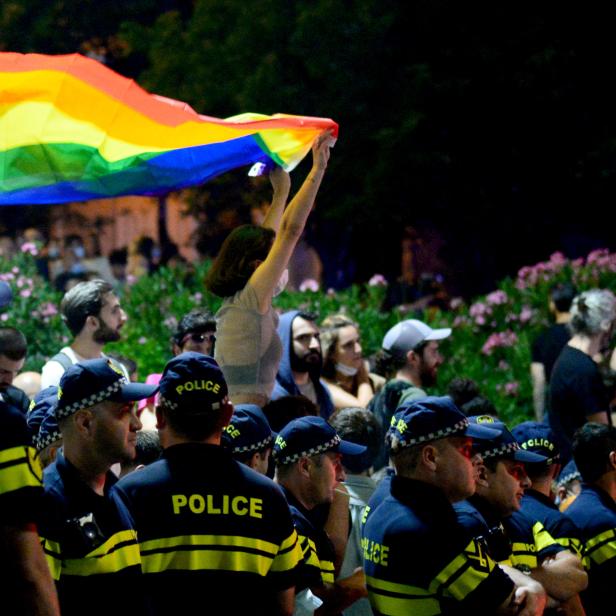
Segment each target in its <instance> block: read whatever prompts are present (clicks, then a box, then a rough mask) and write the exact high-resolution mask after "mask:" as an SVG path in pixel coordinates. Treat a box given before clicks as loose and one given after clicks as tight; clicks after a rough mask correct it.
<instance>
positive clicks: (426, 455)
mask: <svg viewBox="0 0 616 616" xmlns="http://www.w3.org/2000/svg"><path fill="white" fill-rule="evenodd" d="M437 457H438V450H437V448H436V447H435V446H434V445H426V446H425V447H424V448H423V449H422V450H421V460H422V462H423V464H424V466H425V467H426V468H428V469H429V470H431V471H432V472H434V471H435V470H436V459H437Z"/></svg>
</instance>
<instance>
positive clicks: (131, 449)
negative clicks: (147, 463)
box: [91, 400, 141, 464]
mask: <svg viewBox="0 0 616 616" xmlns="http://www.w3.org/2000/svg"><path fill="white" fill-rule="evenodd" d="M91 410H92V414H93V422H92V440H93V447H96V448H97V450H98V451H100V452H101V455H104V456H105V458H106V460H107V461H108V462H109V463H110V464H115V463H116V462H126V461H130V460H133V459H134V457H135V453H136V452H135V445H136V443H137V431H138V430H140V429H141V421H139V418H138V417H137V413H136V408H135V403H134V402H112V401H111V400H106V401H105V402H100V403H99V404H96V405H95V406H93V407H92V409H91Z"/></svg>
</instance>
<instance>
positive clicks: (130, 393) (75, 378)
mask: <svg viewBox="0 0 616 616" xmlns="http://www.w3.org/2000/svg"><path fill="white" fill-rule="evenodd" d="M157 389H158V388H157V387H156V386H155V385H145V384H143V383H129V382H128V381H127V380H126V377H125V376H124V375H123V374H122V373H121V372H120V371H119V370H118V368H116V367H115V366H114V365H113V364H112V363H111V362H110V361H109V360H108V359H105V358H101V359H88V360H85V361H82V362H80V363H78V364H74V365H72V366H69V368H68V369H67V370H66V372H65V373H64V374H63V375H62V378H61V379H60V387H59V388H58V404H57V406H56V411H55V413H56V417H57V418H58V419H63V418H64V417H69V416H70V415H73V414H74V413H76V412H77V411H79V410H81V409H87V408H90V407H91V406H94V405H95V404H99V403H100V402H105V401H106V400H111V401H113V402H134V401H137V400H143V398H149V397H150V396H153V395H154V394H155V393H156V391H157Z"/></svg>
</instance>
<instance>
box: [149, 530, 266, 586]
mask: <svg viewBox="0 0 616 616" xmlns="http://www.w3.org/2000/svg"><path fill="white" fill-rule="evenodd" d="M139 549H140V551H141V564H142V569H143V572H144V573H160V572H161V571H167V570H168V569H173V570H183V571H201V570H210V571H215V570H220V571H243V572H248V573H255V574H257V575H261V576H265V575H267V574H268V572H269V571H270V570H271V567H272V562H273V560H274V558H275V556H276V554H277V553H278V546H277V545H276V544H275V543H271V542H270V541H264V540H263V539H253V538H252V537H237V536H232V535H228V536H226V535H180V536H176V537H165V538H163V539H150V540H148V541H143V542H142V543H140V544H139Z"/></svg>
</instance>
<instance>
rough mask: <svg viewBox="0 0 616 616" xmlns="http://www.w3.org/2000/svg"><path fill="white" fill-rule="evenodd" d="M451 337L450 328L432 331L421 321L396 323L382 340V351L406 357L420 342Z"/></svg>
mask: <svg viewBox="0 0 616 616" xmlns="http://www.w3.org/2000/svg"><path fill="white" fill-rule="evenodd" d="M449 336H451V328H449V327H443V328H442V329H432V328H431V327H430V326H429V325H426V324H425V323H424V322H422V321H418V320H417V319H408V320H406V321H401V322H400V323H396V325H394V326H393V327H392V328H391V329H390V330H389V331H388V332H387V333H386V334H385V337H384V338H383V345H382V346H383V350H385V351H387V352H389V353H393V354H394V355H406V354H407V353H408V352H409V351H412V350H413V349H416V348H417V347H418V346H419V345H420V344H421V343H422V342H428V341H430V340H443V338H448V337H449Z"/></svg>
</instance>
